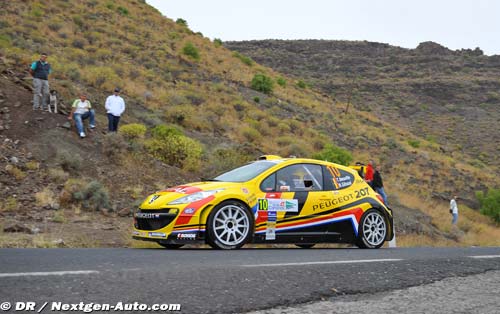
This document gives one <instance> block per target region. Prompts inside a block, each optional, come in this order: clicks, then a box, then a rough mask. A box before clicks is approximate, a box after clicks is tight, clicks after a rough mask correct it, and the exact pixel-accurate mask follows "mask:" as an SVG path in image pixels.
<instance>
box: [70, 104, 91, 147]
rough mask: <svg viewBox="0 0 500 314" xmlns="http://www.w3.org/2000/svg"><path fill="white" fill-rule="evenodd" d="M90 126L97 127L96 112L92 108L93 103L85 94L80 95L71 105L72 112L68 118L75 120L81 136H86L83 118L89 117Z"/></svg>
mask: <svg viewBox="0 0 500 314" xmlns="http://www.w3.org/2000/svg"><path fill="white" fill-rule="evenodd" d="M89 118H90V122H89V127H90V128H91V129H93V128H95V112H94V109H92V104H91V103H90V101H88V100H87V96H86V95H85V94H81V95H80V99H75V101H74V102H73V105H72V106H71V113H70V114H69V116H68V120H74V121H75V124H76V129H77V131H78V135H80V138H84V137H85V132H84V128H83V120H85V119H89Z"/></svg>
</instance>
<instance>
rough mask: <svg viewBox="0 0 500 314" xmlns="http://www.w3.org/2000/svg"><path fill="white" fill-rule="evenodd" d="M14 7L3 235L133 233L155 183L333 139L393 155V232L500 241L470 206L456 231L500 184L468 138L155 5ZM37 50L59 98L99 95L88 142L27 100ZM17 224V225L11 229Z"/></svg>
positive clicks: (7, 40) (0, 238) (85, 240)
mask: <svg viewBox="0 0 500 314" xmlns="http://www.w3.org/2000/svg"><path fill="white" fill-rule="evenodd" d="M3 6H4V9H3V10H2V11H1V12H0V24H1V26H2V27H1V28H0V72H1V76H0V83H1V84H0V108H1V117H0V121H1V123H0V124H1V125H2V128H1V130H0V156H1V158H0V172H1V180H0V200H1V201H0V216H1V217H2V223H1V224H2V226H0V227H2V230H4V231H5V230H7V231H5V232H4V233H3V234H1V235H0V245H1V246H53V245H54V243H56V245H59V244H57V243H60V242H58V241H57V240H58V238H59V237H62V238H63V242H64V243H65V245H66V246H100V245H115V246H123V245H135V244H133V243H132V242H131V241H130V234H129V228H130V223H131V221H130V218H128V216H129V215H130V214H131V212H132V211H133V210H134V208H135V207H136V206H138V204H139V203H140V201H141V200H142V199H143V198H144V197H145V196H146V195H147V194H149V193H152V192H154V191H155V190H158V189H163V188H165V187H167V186H172V185H175V184H179V183H182V182H186V181H194V180H198V179H199V178H200V177H210V176H211V175H213V174H215V173H217V172H220V171H222V170H227V169H230V168H232V167H234V166H236V165H240V164H242V163H244V162H246V161H248V160H253V159H255V158H256V157H257V156H259V155H261V154H263V153H269V154H278V155H283V156H288V155H297V156H303V157H309V156H312V155H313V154H314V153H317V152H319V151H321V150H322V149H323V148H324V147H325V145H326V144H329V143H334V144H336V145H337V146H339V147H342V148H344V149H346V150H349V151H350V152H352V154H353V155H354V156H355V160H357V161H365V162H366V161H367V160H368V159H369V158H374V159H375V160H376V161H377V162H379V163H380V164H381V165H382V167H383V169H384V178H385V179H386V185H387V190H388V192H389V197H390V199H391V202H392V204H393V207H394V209H395V211H397V212H398V215H397V216H396V222H397V227H396V228H397V231H398V234H402V235H407V238H406V243H407V244H408V245H424V244H425V245H427V244H429V245H430V244H436V243H446V244H460V245H471V244H476V245H481V244H492V243H493V244H494V243H496V242H495V241H497V240H496V239H500V237H499V236H496V235H495V232H497V231H496V230H497V229H495V227H494V226H493V224H492V223H491V222H490V221H489V220H488V219H487V218H484V217H482V216H481V215H479V214H478V213H477V212H475V211H473V210H470V209H467V208H465V206H464V214H463V215H464V218H463V219H462V220H461V222H460V225H459V228H458V229H452V228H451V227H450V226H449V222H448V214H447V200H446V198H447V197H449V195H450V194H451V193H453V192H454V191H457V190H459V191H460V192H461V198H462V200H461V202H462V203H461V204H463V205H465V204H468V205H470V206H473V207H474V206H476V201H475V198H474V192H475V191H477V190H484V189H486V188H487V187H489V186H498V184H499V179H498V177H497V176H496V175H494V174H495V172H494V168H490V166H488V165H481V167H482V168H479V167H478V165H477V163H476V161H475V159H473V158H471V157H469V156H467V155H466V154H464V153H463V152H461V151H460V150H456V151H454V152H453V154H452V155H451V156H450V155H449V154H443V152H442V147H441V146H440V145H438V144H437V143H436V142H434V141H431V140H429V139H425V138H422V137H420V136H419V135H415V134H412V133H410V132H409V131H408V130H406V129H404V128H401V127H399V126H398V125H397V124H394V123H392V122H391V121H387V120H383V119H379V118H378V117H377V116H376V115H373V114H372V113H371V112H368V111H366V110H359V108H356V107H355V108H352V109H351V110H349V112H348V113H344V108H345V106H346V103H345V102H342V101H339V100H336V101H334V99H333V98H331V97H330V95H327V94H325V93H324V92H320V91H317V90H315V89H311V88H303V86H298V85H297V84H295V79H293V78H290V77H287V76H285V75H283V74H281V73H278V72H276V71H274V70H272V69H270V68H266V67H264V66H262V65H260V64H258V63H256V62H254V61H253V60H251V59H249V58H248V57H246V56H245V55H242V54H238V53H235V52H233V51H230V50H228V49H226V48H224V47H223V46H222V45H221V43H220V42H219V41H214V42H212V41H210V40H209V39H207V38H205V37H203V35H202V34H199V33H193V32H192V31H191V30H189V28H188V26H187V25H186V24H185V23H183V22H182V21H179V22H178V23H176V22H174V21H172V20H170V19H168V18H166V17H163V16H162V15H161V14H160V13H159V12H158V11H157V10H156V9H154V8H152V7H151V6H149V5H147V4H145V3H144V1H131V0H130V1H125V0H121V1H114V2H110V1H104V0H94V1H67V0H59V1H56V0H52V1H44V2H39V1H9V2H6V3H5V4H4V5H3ZM40 52H47V53H48V54H49V59H48V61H49V62H50V63H51V64H52V66H53V69H54V71H53V74H52V76H51V89H55V90H57V92H58V93H59V96H60V100H61V101H62V102H63V105H61V108H63V109H66V112H67V110H68V106H67V104H69V103H70V102H71V101H72V100H73V99H75V98H76V97H77V96H78V95H79V93H81V92H85V93H86V94H87V95H88V97H89V99H90V100H91V101H92V103H93V104H94V108H95V109H96V113H97V130H96V131H94V132H89V134H88V135H89V136H88V137H87V138H85V139H79V138H78V136H77V135H76V132H75V131H74V129H71V130H68V129H66V128H64V127H63V126H64V124H65V123H66V122H67V120H66V116H65V115H55V114H49V113H41V112H38V111H33V110H32V105H31V98H32V94H31V80H30V78H29V76H28V74H27V68H28V66H29V64H30V63H31V62H32V61H34V60H37V58H38V57H39V53H40ZM256 74H264V75H266V76H268V77H270V78H272V79H273V80H274V81H275V82H278V81H279V82H281V83H280V84H274V89H273V91H272V92H270V93H267V94H266V93H262V92H259V91H256V90H254V89H252V88H251V86H252V85H251V81H252V79H253V78H254V76H255V75H256ZM115 86H120V87H121V88H122V91H123V93H122V94H123V96H124V98H125V100H126V103H127V110H126V113H125V115H124V116H123V118H122V120H121V122H120V125H121V131H120V133H119V134H117V135H116V134H106V132H105V129H106V117H105V112H104V108H103V103H104V99H105V97H106V96H107V95H109V94H110V92H111V91H112V89H113V88H114V87H115ZM64 104H66V105H64ZM415 142H418V143H419V145H414V144H412V143H415ZM121 216H123V218H122V217H121ZM441 216H444V217H446V219H444V218H442V217H441ZM445 220H446V222H445ZM16 225H18V226H17V227H18V228H17V229H20V230H21V234H20V233H11V231H12V230H15V229H16V228H12V227H16ZM23 228H24V229H23ZM37 230H38V231H37ZM23 232H24V233H23ZM26 232H27V233H30V232H31V233H34V234H33V235H28V234H25V233H26ZM109 237H111V238H112V239H111V240H110V238H109ZM54 241H56V242H54ZM412 241H413V242H412ZM402 243H403V244H405V241H404V237H403V241H402Z"/></svg>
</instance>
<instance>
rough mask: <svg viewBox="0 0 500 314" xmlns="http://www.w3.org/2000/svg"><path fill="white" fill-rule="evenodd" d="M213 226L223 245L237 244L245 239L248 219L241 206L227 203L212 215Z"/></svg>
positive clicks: (248, 224)
mask: <svg viewBox="0 0 500 314" xmlns="http://www.w3.org/2000/svg"><path fill="white" fill-rule="evenodd" d="M213 228H214V232H215V236H216V237H217V240H219V241H220V242H221V243H222V244H225V245H238V244H240V243H241V241H243V240H244V239H246V237H247V235H248V232H249V230H250V221H249V220H248V217H247V215H246V213H245V211H244V209H242V208H241V207H238V206H235V205H227V206H224V207H222V208H221V209H220V210H219V211H218V212H217V213H216V214H215V217H214V222H213Z"/></svg>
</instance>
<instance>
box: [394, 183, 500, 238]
mask: <svg viewBox="0 0 500 314" xmlns="http://www.w3.org/2000/svg"><path fill="white" fill-rule="evenodd" d="M393 194H394V195H395V196H397V197H398V198H399V201H400V202H401V203H402V204H405V205H406V206H408V207H410V208H416V209H419V210H420V211H422V212H423V213H425V214H427V215H429V216H430V217H432V224H433V225H435V226H436V227H437V228H438V229H439V230H441V231H442V232H444V234H445V236H446V237H447V238H449V239H446V238H445V239H443V238H431V237H428V236H421V235H402V236H399V237H397V241H398V245H400V246H499V245H500V228H498V226H497V225H496V224H495V223H494V222H493V220H492V219H490V218H489V217H486V216H484V215H482V214H480V213H479V212H477V211H475V210H473V209H470V208H468V207H467V206H465V205H463V204H460V201H459V202H458V203H459V218H458V224H457V225H456V226H453V225H452V224H451V215H450V213H449V203H448V202H446V201H434V200H430V199H425V198H422V197H418V196H416V195H414V194H409V193H408V192H405V191H395V192H393ZM396 214H397V213H396Z"/></svg>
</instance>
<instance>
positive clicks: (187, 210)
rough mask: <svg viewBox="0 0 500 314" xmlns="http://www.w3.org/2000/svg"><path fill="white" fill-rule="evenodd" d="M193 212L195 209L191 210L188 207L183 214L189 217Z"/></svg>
mask: <svg viewBox="0 0 500 314" xmlns="http://www.w3.org/2000/svg"><path fill="white" fill-rule="evenodd" d="M195 211H196V209H194V208H191V207H188V208H186V209H184V212H183V214H186V215H191V214H193V213H194V212H195Z"/></svg>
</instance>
